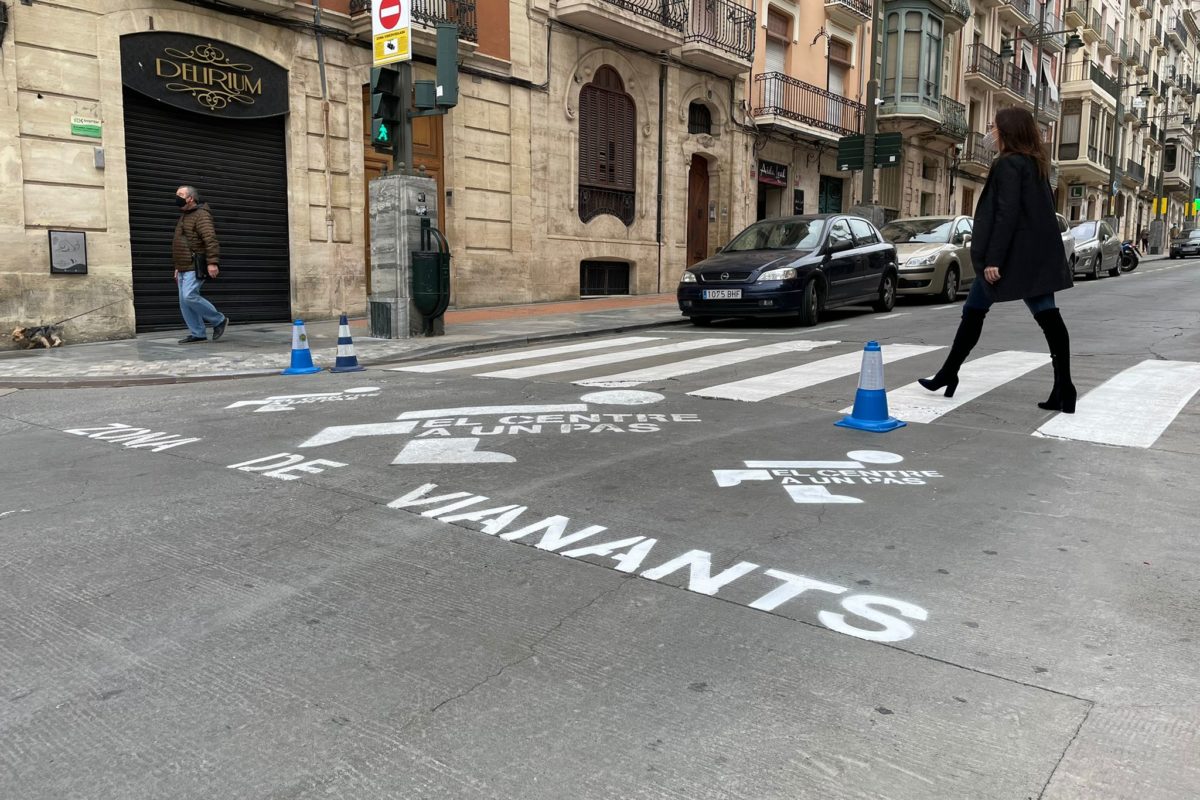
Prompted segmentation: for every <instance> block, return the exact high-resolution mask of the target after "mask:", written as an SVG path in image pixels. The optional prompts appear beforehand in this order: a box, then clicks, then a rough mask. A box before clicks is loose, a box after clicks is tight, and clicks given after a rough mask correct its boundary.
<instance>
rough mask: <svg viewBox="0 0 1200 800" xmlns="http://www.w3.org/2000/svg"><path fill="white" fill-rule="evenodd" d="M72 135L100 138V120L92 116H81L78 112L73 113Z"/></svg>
mask: <svg viewBox="0 0 1200 800" xmlns="http://www.w3.org/2000/svg"><path fill="white" fill-rule="evenodd" d="M71 135H72V136H88V137H90V138H92V139H99V138H100V136H101V123H100V120H98V119H94V118H92V117H81V116H79V115H78V114H75V115H72V117H71Z"/></svg>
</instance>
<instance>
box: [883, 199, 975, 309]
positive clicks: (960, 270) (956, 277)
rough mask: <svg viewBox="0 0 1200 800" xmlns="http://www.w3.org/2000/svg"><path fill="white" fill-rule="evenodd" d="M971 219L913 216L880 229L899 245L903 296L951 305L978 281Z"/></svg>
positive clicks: (899, 284)
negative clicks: (974, 265)
mask: <svg viewBox="0 0 1200 800" xmlns="http://www.w3.org/2000/svg"><path fill="white" fill-rule="evenodd" d="M971 226H972V220H971V218H970V217H965V216H958V217H910V218H908V219H897V220H893V221H891V222H889V223H888V224H886V225H884V226H883V227H882V228H880V229H879V232H880V233H882V234H883V238H884V239H887V240H888V241H889V242H891V243H892V244H893V245H895V246H896V257H897V259H898V262H899V264H900V278H899V281H898V282H897V288H896V291H897V293H899V294H902V295H932V296H934V297H936V298H938V299H939V300H941V301H943V302H946V303H952V302H954V299H955V298H956V297H958V293H959V291H960V290H962V289H966V288H967V287H968V286H970V285H971V282H972V281H974V280H975V269H974V267H972V266H971Z"/></svg>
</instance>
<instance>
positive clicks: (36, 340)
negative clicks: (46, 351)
mask: <svg viewBox="0 0 1200 800" xmlns="http://www.w3.org/2000/svg"><path fill="white" fill-rule="evenodd" d="M58 330H59V329H58V328H55V327H54V326H53V325H35V326H33V327H29V328H14V329H13V332H12V340H13V341H14V342H16V343H17V344H21V345H25V349H26V350H29V349H31V348H34V347H45V348H50V347H62V343H63V341H62V337H60V336H59V335H58Z"/></svg>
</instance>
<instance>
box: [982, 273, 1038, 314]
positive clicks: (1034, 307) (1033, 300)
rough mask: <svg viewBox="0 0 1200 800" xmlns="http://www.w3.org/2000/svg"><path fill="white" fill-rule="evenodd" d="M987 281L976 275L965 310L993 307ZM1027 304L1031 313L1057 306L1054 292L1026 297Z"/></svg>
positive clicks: (985, 309)
mask: <svg viewBox="0 0 1200 800" xmlns="http://www.w3.org/2000/svg"><path fill="white" fill-rule="evenodd" d="M986 283H987V282H986V281H985V280H984V279H983V276H982V275H976V276H975V280H974V281H973V282H972V283H971V290H970V291H969V292H967V301H966V302H965V303H963V309H964V310H965V309H968V308H973V309H975V310H977V311H987V310H988V309H989V308H991V307H992V303H993V300H992V298H991V297H989V296H988V293H987V286H986ZM1025 305H1026V306H1028V307H1029V313H1030V314H1040V313H1042V312H1043V311H1049V310H1050V309H1052V308H1054V307H1055V305H1054V292H1051V293H1050V294H1039V295H1037V296H1036V297H1026V298H1025Z"/></svg>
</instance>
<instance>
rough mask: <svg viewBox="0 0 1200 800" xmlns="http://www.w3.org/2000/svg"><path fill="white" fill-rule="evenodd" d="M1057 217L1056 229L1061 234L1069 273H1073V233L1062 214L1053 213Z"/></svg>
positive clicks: (1074, 258) (1074, 257)
mask: <svg viewBox="0 0 1200 800" xmlns="http://www.w3.org/2000/svg"><path fill="white" fill-rule="evenodd" d="M1054 216H1056V217H1058V230H1059V232H1060V233H1061V234H1062V242H1063V255H1064V256H1066V258H1067V265H1068V266H1069V267H1070V268H1071V274H1072V275H1074V274H1075V260H1076V256H1075V234H1073V233H1071V226H1070V224H1068V223H1067V218H1066V217H1064V216H1063V215H1062V214H1055V215H1054Z"/></svg>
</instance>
